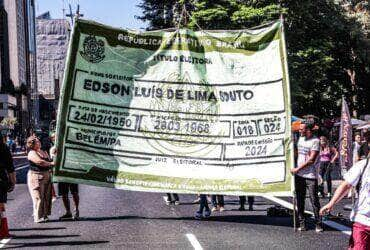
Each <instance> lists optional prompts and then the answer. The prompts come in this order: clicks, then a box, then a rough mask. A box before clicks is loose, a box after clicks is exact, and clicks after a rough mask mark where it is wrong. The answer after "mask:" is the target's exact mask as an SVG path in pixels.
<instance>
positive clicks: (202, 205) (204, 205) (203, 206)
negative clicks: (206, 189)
mask: <svg viewBox="0 0 370 250" xmlns="http://www.w3.org/2000/svg"><path fill="white" fill-rule="evenodd" d="M203 210H205V211H204V218H208V217H209V216H211V210H210V209H209V206H208V201H207V195H205V194H201V195H199V210H198V211H197V212H195V216H194V217H195V219H197V220H200V219H202V218H203Z"/></svg>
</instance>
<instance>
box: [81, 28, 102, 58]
mask: <svg viewBox="0 0 370 250" xmlns="http://www.w3.org/2000/svg"><path fill="white" fill-rule="evenodd" d="M80 55H81V56H82V57H83V58H84V59H85V60H86V61H88V62H91V63H98V62H101V61H102V60H103V59H104V57H105V55H104V42H103V40H97V39H96V37H95V36H93V35H89V36H87V37H86V38H85V40H84V42H83V50H81V51H80Z"/></svg>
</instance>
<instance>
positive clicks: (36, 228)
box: [9, 227, 67, 231]
mask: <svg viewBox="0 0 370 250" xmlns="http://www.w3.org/2000/svg"><path fill="white" fill-rule="evenodd" d="M61 229H67V228H66V227H43V228H38V227H31V228H11V229H9V231H48V230H61Z"/></svg>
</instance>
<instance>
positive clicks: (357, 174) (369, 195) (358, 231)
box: [320, 154, 370, 250]
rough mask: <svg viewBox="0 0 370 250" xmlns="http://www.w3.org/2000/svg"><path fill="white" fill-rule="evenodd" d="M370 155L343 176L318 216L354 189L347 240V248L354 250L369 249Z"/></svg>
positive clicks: (329, 209) (330, 208) (328, 210)
mask: <svg viewBox="0 0 370 250" xmlns="http://www.w3.org/2000/svg"><path fill="white" fill-rule="evenodd" d="M369 157H370V154H368V155H367V159H364V160H361V161H359V162H357V163H356V164H355V165H354V166H353V167H352V168H350V169H349V171H348V172H347V173H346V175H345V176H344V181H343V182H342V183H341V184H340V186H339V187H338V188H337V190H336V191H335V193H334V195H333V198H332V199H331V200H330V201H329V203H328V204H326V205H325V206H324V207H323V208H321V210H320V214H321V215H324V214H327V213H329V212H330V211H331V210H332V209H333V207H334V205H335V204H337V203H338V202H339V201H340V200H341V199H343V197H345V196H346V194H347V193H348V192H349V191H350V190H351V189H352V188H356V189H357V191H358V194H359V195H358V199H357V200H356V202H355V204H354V206H353V208H352V212H351V220H352V221H353V222H354V224H353V225H352V235H351V237H350V240H349V248H348V249H354V250H366V249H370V203H369V200H370V163H369Z"/></svg>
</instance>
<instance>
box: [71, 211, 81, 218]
mask: <svg viewBox="0 0 370 250" xmlns="http://www.w3.org/2000/svg"><path fill="white" fill-rule="evenodd" d="M79 218H80V211H79V210H76V211H75V213H74V215H73V219H74V220H78V219H79Z"/></svg>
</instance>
